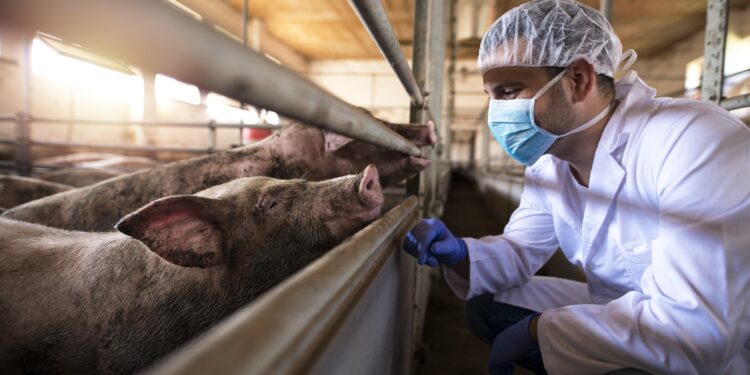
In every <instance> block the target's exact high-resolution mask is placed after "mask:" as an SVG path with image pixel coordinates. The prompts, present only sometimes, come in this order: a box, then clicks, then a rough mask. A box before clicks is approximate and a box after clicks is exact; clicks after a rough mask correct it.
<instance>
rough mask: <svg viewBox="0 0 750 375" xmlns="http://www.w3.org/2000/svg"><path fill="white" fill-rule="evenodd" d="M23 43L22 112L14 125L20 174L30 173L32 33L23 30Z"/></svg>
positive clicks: (17, 166)
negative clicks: (15, 125)
mask: <svg viewBox="0 0 750 375" xmlns="http://www.w3.org/2000/svg"><path fill="white" fill-rule="evenodd" d="M22 40H23V44H22V45H21V74H22V76H21V90H22V91H21V95H22V100H23V112H22V113H19V114H18V115H17V116H16V117H17V119H18V120H17V121H16V124H17V127H16V139H17V143H16V170H17V172H18V174H19V175H21V176H29V175H31V147H30V146H29V134H31V129H30V127H31V123H30V122H29V119H30V117H31V43H32V41H33V34H32V33H31V32H29V31H24V32H23V37H22Z"/></svg>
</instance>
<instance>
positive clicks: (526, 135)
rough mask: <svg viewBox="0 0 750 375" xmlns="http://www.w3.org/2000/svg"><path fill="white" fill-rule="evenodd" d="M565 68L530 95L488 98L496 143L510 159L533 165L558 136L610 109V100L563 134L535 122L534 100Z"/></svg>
mask: <svg viewBox="0 0 750 375" xmlns="http://www.w3.org/2000/svg"><path fill="white" fill-rule="evenodd" d="M566 71H567V69H566V70H563V71H562V72H560V74H558V75H557V76H556V77H555V78H553V79H552V80H551V81H549V82H548V83H547V84H546V85H544V87H542V88H541V89H540V90H539V92H537V93H536V95H534V97H533V98H531V99H512V100H496V99H490V106H489V109H488V111H487V123H488V125H489V127H490V131H491V132H492V135H493V136H494V137H495V140H497V143H499V144H500V146H502V147H503V149H505V152H507V153H508V155H510V156H511V157H512V158H513V159H516V160H517V161H518V162H520V163H521V164H525V165H532V164H534V163H535V162H536V161H537V160H539V158H540V157H541V156H542V155H544V153H545V152H547V150H548V149H549V148H550V146H552V143H554V142H555V140H557V139H558V138H562V137H565V136H568V135H571V134H575V133H578V132H581V131H584V130H586V129H588V128H590V127H591V126H593V125H594V124H596V123H597V122H599V120H601V119H602V118H604V117H605V116H606V115H607V113H609V110H610V107H611V104H610V105H608V106H607V108H604V110H603V111H602V112H600V113H599V114H598V115H596V116H595V117H594V118H592V119H591V120H590V121H588V122H587V123H585V124H583V125H581V126H579V127H577V128H575V129H573V130H571V131H569V132H567V133H564V134H552V133H550V132H548V131H546V130H544V129H542V128H540V127H539V126H538V125H537V124H536V123H535V122H534V104H535V103H536V100H537V99H538V98H539V97H541V96H542V95H544V93H545V92H547V91H548V90H549V89H550V87H552V86H553V85H554V84H555V83H557V81H559V80H560V79H561V78H562V77H563V75H564V74H565V72H566Z"/></svg>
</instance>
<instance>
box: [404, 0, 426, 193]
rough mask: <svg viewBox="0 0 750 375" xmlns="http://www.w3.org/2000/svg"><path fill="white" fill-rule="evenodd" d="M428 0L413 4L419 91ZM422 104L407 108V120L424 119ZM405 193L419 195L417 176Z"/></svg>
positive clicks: (422, 79)
mask: <svg viewBox="0 0 750 375" xmlns="http://www.w3.org/2000/svg"><path fill="white" fill-rule="evenodd" d="M429 13H430V8H429V1H428V0H416V3H415V5H414V35H413V43H412V46H413V47H412V64H411V65H412V71H413V72H414V78H415V79H416V81H417V85H418V87H419V88H420V91H423V88H424V85H425V77H426V75H427V25H428V21H429V15H430V14H429ZM424 110H425V108H424V106H418V105H416V104H415V103H412V105H411V107H410V108H409V122H410V123H416V124H421V123H423V121H424ZM406 192H407V194H413V195H419V176H415V177H412V178H411V179H409V180H408V181H407V182H406Z"/></svg>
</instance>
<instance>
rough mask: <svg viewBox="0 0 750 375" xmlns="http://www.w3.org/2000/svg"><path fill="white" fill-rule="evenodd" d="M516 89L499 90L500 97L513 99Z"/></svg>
mask: <svg viewBox="0 0 750 375" xmlns="http://www.w3.org/2000/svg"><path fill="white" fill-rule="evenodd" d="M518 91H519V90H518V89H507V90H501V91H500V98H502V99H513V98H515V97H516V95H518Z"/></svg>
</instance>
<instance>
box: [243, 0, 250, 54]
mask: <svg viewBox="0 0 750 375" xmlns="http://www.w3.org/2000/svg"><path fill="white" fill-rule="evenodd" d="M248 11H250V9H248V4H247V0H242V45H243V46H245V47H247V16H248V14H247V12H248Z"/></svg>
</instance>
